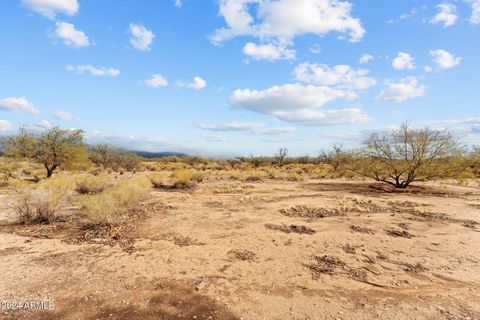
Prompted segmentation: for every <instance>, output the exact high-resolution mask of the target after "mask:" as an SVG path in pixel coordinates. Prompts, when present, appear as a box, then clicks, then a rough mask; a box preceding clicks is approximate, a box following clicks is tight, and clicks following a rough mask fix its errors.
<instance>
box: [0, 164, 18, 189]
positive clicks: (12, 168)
mask: <svg viewBox="0 0 480 320" xmlns="http://www.w3.org/2000/svg"><path fill="white" fill-rule="evenodd" d="M17 170H18V163H17V162H15V161H12V160H10V159H1V158H0V187H3V186H8V184H9V182H10V180H11V179H14V178H15V176H16V171H17Z"/></svg>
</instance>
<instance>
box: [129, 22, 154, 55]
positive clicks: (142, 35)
mask: <svg viewBox="0 0 480 320" xmlns="http://www.w3.org/2000/svg"><path fill="white" fill-rule="evenodd" d="M128 27H129V31H130V44H131V45H132V46H133V47H134V48H136V49H138V50H140V51H150V49H151V46H152V42H153V38H155V35H154V34H153V32H152V31H151V30H148V29H147V28H145V27H144V26H142V25H141V24H134V23H130V24H129V25H128Z"/></svg>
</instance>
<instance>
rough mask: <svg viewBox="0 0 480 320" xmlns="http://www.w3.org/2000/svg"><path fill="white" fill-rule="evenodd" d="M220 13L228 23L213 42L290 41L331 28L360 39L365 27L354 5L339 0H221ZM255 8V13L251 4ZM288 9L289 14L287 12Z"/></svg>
mask: <svg viewBox="0 0 480 320" xmlns="http://www.w3.org/2000/svg"><path fill="white" fill-rule="evenodd" d="M219 6H220V10H219V11H220V12H219V14H220V15H221V16H222V17H223V18H224V19H225V22H226V24H227V26H226V27H224V28H220V29H217V30H215V32H214V34H213V35H212V36H211V41H212V42H213V43H216V44H219V43H222V42H224V41H226V40H229V39H232V38H235V37H237V36H253V37H256V38H259V39H269V40H275V41H278V42H279V43H291V42H292V41H293V39H294V38H295V37H296V36H299V35H302V34H309V33H311V34H316V35H319V36H323V35H325V34H327V33H329V32H333V31H336V32H340V33H347V34H348V35H349V36H350V41H351V42H357V41H359V40H361V39H362V38H363V36H364V34H365V29H364V28H363V26H362V23H361V21H360V19H359V18H354V17H352V15H351V10H352V5H351V3H350V2H348V1H340V0H278V1H258V0H220V1H219ZM253 7H255V8H256V15H255V16H254V15H253V13H252V11H253V10H252V8H253ZM286 13H287V14H286Z"/></svg>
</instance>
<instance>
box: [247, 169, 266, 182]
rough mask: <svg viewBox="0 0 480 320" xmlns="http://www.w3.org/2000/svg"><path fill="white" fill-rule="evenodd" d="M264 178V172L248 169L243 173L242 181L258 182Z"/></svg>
mask: <svg viewBox="0 0 480 320" xmlns="http://www.w3.org/2000/svg"><path fill="white" fill-rule="evenodd" d="M264 179H265V173H263V172H260V171H256V170H255V171H254V170H252V171H249V172H247V173H246V174H245V176H244V178H243V181H244V182H258V181H263V180H264Z"/></svg>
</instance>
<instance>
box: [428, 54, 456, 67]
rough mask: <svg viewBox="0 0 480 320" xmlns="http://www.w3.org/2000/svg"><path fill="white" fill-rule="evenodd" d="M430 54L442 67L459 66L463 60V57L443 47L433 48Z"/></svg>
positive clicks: (434, 61)
mask: <svg viewBox="0 0 480 320" xmlns="http://www.w3.org/2000/svg"><path fill="white" fill-rule="evenodd" d="M430 56H431V57H432V61H433V63H435V64H436V65H437V66H438V67H439V68H441V69H450V68H453V67H455V66H458V65H459V64H460V61H461V60H462V58H459V57H455V56H454V55H453V54H451V53H450V52H448V51H446V50H443V49H438V50H431V51H430Z"/></svg>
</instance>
